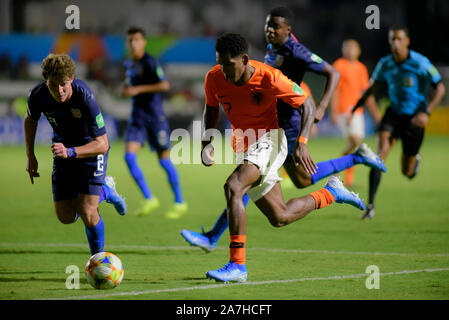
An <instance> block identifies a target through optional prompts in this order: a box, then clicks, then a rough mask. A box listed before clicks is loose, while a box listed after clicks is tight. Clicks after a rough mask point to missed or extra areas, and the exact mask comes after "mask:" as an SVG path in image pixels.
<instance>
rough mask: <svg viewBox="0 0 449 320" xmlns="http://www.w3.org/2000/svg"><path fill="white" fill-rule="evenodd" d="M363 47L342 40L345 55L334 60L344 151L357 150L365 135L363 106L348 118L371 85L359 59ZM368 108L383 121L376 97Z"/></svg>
mask: <svg viewBox="0 0 449 320" xmlns="http://www.w3.org/2000/svg"><path fill="white" fill-rule="evenodd" d="M360 53H361V50H360V46H359V44H358V42H357V41H355V40H353V39H348V40H345V41H343V45H342V54H343V56H342V57H341V58H339V59H337V60H336V61H335V62H334V64H333V65H334V67H335V69H337V70H338V72H340V76H341V77H340V82H339V84H338V87H337V90H336V91H335V94H334V96H333V98H332V108H331V110H332V117H331V118H332V122H333V123H334V124H336V125H338V127H339V128H340V131H341V132H342V134H343V136H344V137H345V138H346V139H347V146H346V148H345V150H344V151H343V154H344V155H346V154H350V153H352V152H354V150H355V149H356V147H357V146H358V145H360V143H361V142H362V139H363V138H364V137H365V119H364V116H363V109H358V110H357V112H356V113H355V114H354V115H353V116H352V119H348V117H349V116H350V112H351V109H352V107H353V106H354V105H355V103H356V102H357V100H358V99H359V97H360V95H361V94H362V93H363V91H364V90H366V89H367V88H368V86H369V76H368V70H367V69H366V67H365V65H364V64H363V63H362V62H360V61H359V60H358V59H359V56H360ZM367 107H368V108H369V110H370V112H371V113H372V115H373V117H374V120H375V121H376V123H377V122H378V121H379V120H380V116H379V112H378V111H377V107H376V106H375V102H374V100H373V99H370V100H369V101H367ZM354 171H355V167H351V168H348V169H347V170H346V178H345V183H346V185H348V186H350V185H352V183H353V180H354Z"/></svg>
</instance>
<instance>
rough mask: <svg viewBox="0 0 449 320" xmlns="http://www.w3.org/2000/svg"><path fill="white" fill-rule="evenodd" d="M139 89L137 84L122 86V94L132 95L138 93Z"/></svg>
mask: <svg viewBox="0 0 449 320" xmlns="http://www.w3.org/2000/svg"><path fill="white" fill-rule="evenodd" d="M139 93H140V92H139V89H138V88H137V86H124V87H123V90H122V96H125V97H134V96H137V95H138V94H139Z"/></svg>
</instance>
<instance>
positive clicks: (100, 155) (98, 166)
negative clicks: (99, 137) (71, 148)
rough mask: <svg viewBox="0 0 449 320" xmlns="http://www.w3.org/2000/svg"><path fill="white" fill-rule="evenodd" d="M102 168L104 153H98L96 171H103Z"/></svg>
mask: <svg viewBox="0 0 449 320" xmlns="http://www.w3.org/2000/svg"><path fill="white" fill-rule="evenodd" d="M103 169H104V155H102V154H99V155H98V156H97V171H99V172H103Z"/></svg>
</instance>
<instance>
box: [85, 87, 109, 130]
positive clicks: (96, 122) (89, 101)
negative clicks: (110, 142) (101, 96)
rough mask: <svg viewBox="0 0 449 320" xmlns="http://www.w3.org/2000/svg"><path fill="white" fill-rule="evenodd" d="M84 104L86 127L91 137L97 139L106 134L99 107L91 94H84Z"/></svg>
mask: <svg viewBox="0 0 449 320" xmlns="http://www.w3.org/2000/svg"><path fill="white" fill-rule="evenodd" d="M84 104H85V106H86V107H87V115H86V118H87V122H88V123H87V126H88V127H89V129H90V132H91V134H92V137H94V138H95V137H99V136H102V135H104V134H105V133H106V125H105V122H104V118H103V114H102V113H101V110H100V106H99V104H98V102H97V99H96V98H95V96H94V94H93V93H92V92H89V91H87V92H85V93H84Z"/></svg>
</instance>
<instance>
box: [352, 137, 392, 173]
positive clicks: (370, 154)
mask: <svg viewBox="0 0 449 320" xmlns="http://www.w3.org/2000/svg"><path fill="white" fill-rule="evenodd" d="M354 154H355V155H357V156H360V157H361V158H362V160H363V164H364V165H367V166H368V167H371V168H375V169H379V170H380V171H383V172H387V168H386V167H385V165H384V162H383V160H382V159H381V158H379V156H378V155H377V154H376V153H375V152H374V151H373V150H371V149H370V147H368V145H367V144H366V143H362V144H361V145H360V146H359V147H358V148H357V149H356V150H355V152H354Z"/></svg>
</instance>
